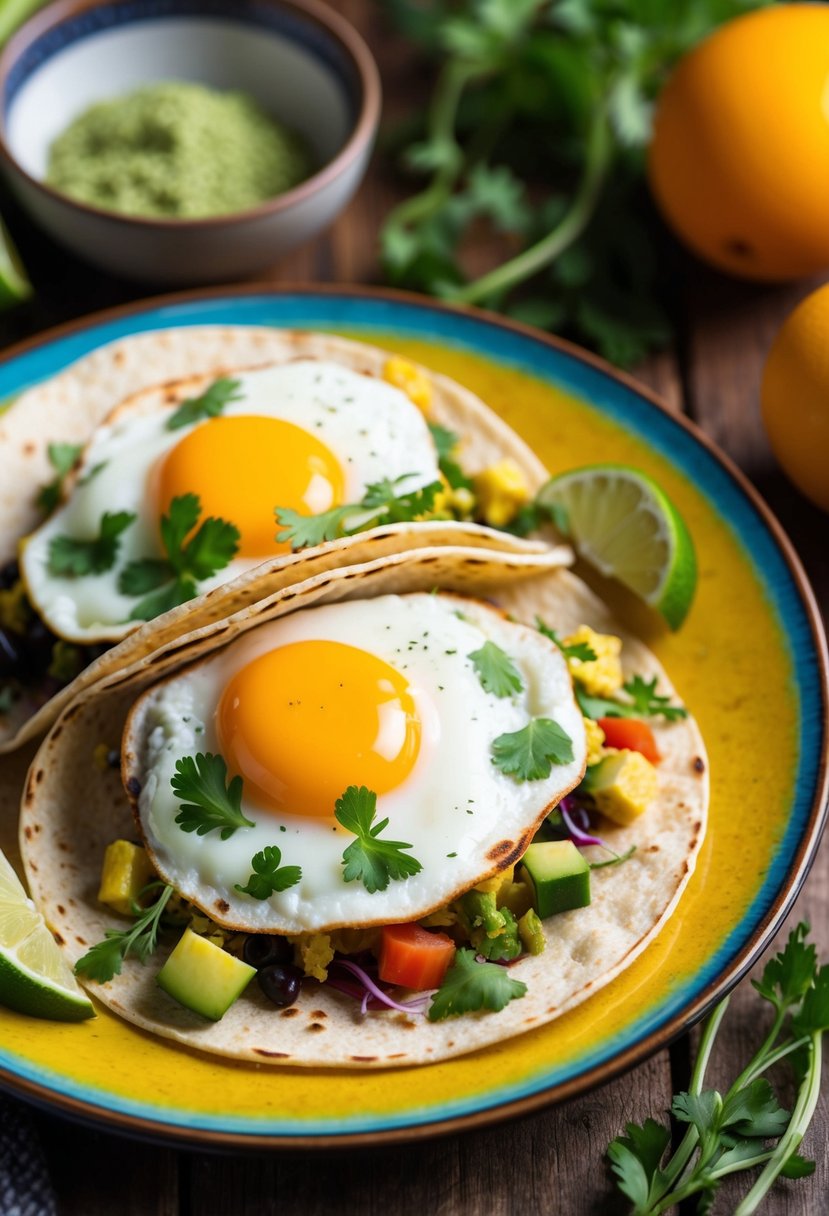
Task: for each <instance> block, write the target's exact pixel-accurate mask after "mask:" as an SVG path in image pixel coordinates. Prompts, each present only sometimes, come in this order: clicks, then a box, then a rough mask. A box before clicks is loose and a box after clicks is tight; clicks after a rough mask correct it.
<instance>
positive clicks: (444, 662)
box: [23, 553, 707, 1067]
mask: <svg viewBox="0 0 829 1216" xmlns="http://www.w3.org/2000/svg"><path fill="white" fill-rule="evenodd" d="M452 560H453V561H455V562H458V572H459V570H460V565H461V564H462V563H460V562H459V561H458V558H457V557H453V558H452ZM475 560H478V561H479V560H480V559H475ZM510 560H514V559H510V558H508V557H504V558H503V559H502V563H501V573H503V567H504V565H506V564H508V563H509V561H510ZM427 561H428V559H427V558H425V557H424V555H423V554H418V553H412V554H408V555H406V556H405V557H401V558H399V559H398V560H397V561H396V563H395V566H394V568H392V567H390V566H389V565H387V564H384V563H378V564H377V566H376V569H372V570H371V571H370V572H369V568H368V567H355V568H352V569H351V570H349V571H340V572H338V573H336V574H333V575H331V576H330V579H329V581H328V584H327V587H326V588H325V589H324V590H323V591H322V594H321V595H320V593H319V585H317V586H316V587H313V588H312V587H311V586H310V584H308V585H303V584H300V585H299V586H298V587H294V588H293V589H292V591H291V592H290V593H289V595H290V600H289V601H288V602H286V601H285V600H284V599H283V601H282V603H281V605H280V604H277V603H274V604H272V605H271V607H270V609H269V611H268V614H267V615H268V616H269V617H270V618H271V619H270V620H268V621H267V622H262V623H256V627H255V628H252V627H251V626H252V625H253V624H254V623H255V622H253V621H251V620H248V621H246V622H240V628H239V630H238V631H235V632H238V636H235V640H233V641H228V644H226V645H223V646H221V647H220V648H219V649H214V648H213V647H212V646H211V644H210V640H209V638H203V639H202V640H201V641H200V643H199V644H198V646H197V647H196V649H197V650H198V652H199V653H201V654H202V657H201V658H200V659H198V661H196V662H191V663H190V664H189V665H184V666H182V662H183V661H185V656H182V657H181V659H180V660H179V661H178V662H175V661H174V660H172V659H171V662H170V667H171V670H170V671H169V672H168V673H167V674H166V675H164V677H163V678H162V679H160V680H158V681H155V682H151V683H149V684H147V677H146V674H145V676H144V678H143V680H138V679H136V680H134V681H133V682H132V684H133V686H134V687H135V689H136V691H137V692H139V693H140V695H139V696H138V698H137V700H136V699H135V694H134V693H133V694H132V695H130V689H129V688H120V689H119V688H118V687H117V685H116V686H115V687H114V688H113V692H112V694H111V695H110V697H109V701H110V702H112V704H110V705H108V704H107V701H108V698H107V695H106V694H104V695H103V697H102V698H101V699H100V701H99V700H98V699H97V698H95V697H94V696H90V697H89V698H88V701H87V708H86V709H85V710H82V711H81V713H80V714H76V715H75V716H74V721H73V720H69V721H65V722H64V723H63V724H60V725H59V727H58V728H57V730H58V731H60V732H61V737H59V738H58V739H57V740H54V739H52V740H47V743H46V744H45V745H44V749H42V752H43V755H44V757H45V759H48V758H49V757H50V756H51V757H52V763H57V765H58V768H61V767H63V768H64V769H65V765H66V764H67V763H68V764H70V767H73V769H75V765H76V759H75V760H72V761H70V760H69V752H68V749H70V747H71V748H74V752H75V754H76V753H77V749H78V746H79V744H80V743H81V740H82V739H85V740H86V752H87V754H89V753H90V751H94V746H100V745H101V744H102V743H104V742H105V740H102V739H96V740H95V745H94V746H90V745H91V743H92V737H93V733H94V731H95V730H96V729H98V730H100V729H101V727H102V726H103V724H104V723H106V722H111V721H112V718H113V712H112V711H113V705H114V704H115V701H117V705H118V706H120V707H122V708H121V709H119V710H118V714H117V715H116V716H120V718H121V719H122V720H124V722H125V729H124V734H123V744H122V750H121V764H122V778H123V782H124V790H125V795H122V800H121V803H120V806H121V807H122V808H123V807H125V802H126V801H127V800H128V802H129V804H130V805H131V808H132V813H133V814H134V816H135V818H134V823H135V825H137V828H138V832H139V837H138V839H136V838H135V835H134V829H133V831H130V828H129V823H130V817H129V815H128V814H127V813H125V810H123V809H122V810H118V809H117V808H116V807H114V806H112V798H111V789H112V786H111V783H110V784H109V785H106V783H105V785H104V788H105V790H107V791H109V792H108V793H107V792H102V794H101V795H100V798H99V799H96V800H95V803H96V805H100V807H101V809H102V812H103V813H102V814H101V816H100V817H98V816H96V819H95V825H94V828H91V829H90V828H87V829H86V831H85V836H86V839H85V840H84V841H81V842H75V843H74V845H73V848H74V849H80V848H81V847H83V849H84V852H83V857H84V859H85V860H84V862H83V867H82V868H83V871H84V876H85V889H86V890H87V891H88V890H89V888H90V886H91V885H92V884H93V883H97V881H98V880H100V890H99V900H98V901H96V902H95V905H94V907H93V906H92V905H90V904H89V896H88V895H87V897H86V902H87V908H86V909H85V910H84V912H83V914H82V915H81V916H80V917H79V916H78V915H77V914H75V915H74V916H71V915H70V916H67V915H66V908H67V906H68V904H69V900H68V898H67V893H66V892H65V891H64V892H62V893H60V892H59V891H58V890H57V889H52V890H50V891H44V890H43V886H44V882H45V880H44V878H43V877H42V875H43V872H44V857H43V849H44V847H45V836H46V834H45V833H44V832H42V831H39V830H38V828H37V826H36V825H35V824H34V823H32V822H30V821H29V820H27V816H26V814H25V810H24V819H23V849H24V857H25V858H26V860H27V869H28V868H29V861H30V860H31V859H33V858H36V859H38V860H37V867H36V869H35V870H34V873H32V874H30V879H31V882H32V888H33V895H34V896H35V898H37V899H38V900H39V902H40V901H43V902H45V903H46V904H47V905H49V911H47V916H48V917H49V919H50V921H52V919H53V917H54V916H55V910H56V908H57V905H58V903H59V904H60V907H61V910H62V915H58V916H57V917H56V919H57V921H58V924H57V925H54V924H53V927H56V928H59V930H60V933H61V936H63V937H65V939H66V941H67V943H72V945H70V946H69V947H68V948H69V949H70V953H71V954H72V955H73V961H74V964H75V969H76V974H77V975H78V976H79V978H81V980H82V981H83V982H85V983H87V984H88V985H89V986H90V988H91V990H92V991H93V992H94V993H95V994H96V995H98V996H99V997H101V999H103V1000H104V1001H106V1002H108V1003H109V1002H111V1003H112V1005H113V1007H114V1008H116V1009H117V1010H118V1011H119V1012H122V1013H125V1015H126V1016H127V1017H129V1018H131V1020H134V1021H137V1022H138V1023H139V1024H140V1025H144V1026H146V1027H148V1028H151V1029H154V1030H156V1031H158V1032H159V1033H162V1034H165V1035H168V1036H169V1037H173V1038H176V1039H178V1040H180V1041H182V1042H188V1043H190V1044H192V1045H197V1046H199V1047H201V1048H203V1049H206V1050H213V1051H218V1052H220V1053H222V1054H226V1055H231V1056H234V1057H236V1058H247V1059H260V1060H261V1059H265V1060H274V1061H277V1062H279V1061H282V1062H292V1063H328V1064H334V1065H339V1066H347V1067H353V1066H359V1065H360V1064H366V1063H377V1064H391V1063H411V1062H418V1061H422V1060H427V1059H436V1058H442V1057H444V1056H447V1055H452V1054H457V1053H458V1052H459V1051H466V1050H472V1049H473V1048H475V1047H477V1046H480V1045H483V1044H484V1043H486V1042H494V1041H498V1040H499V1039H500V1038H503V1037H506V1036H508V1035H511V1034H516V1033H519V1032H520V1031H522V1030H524V1029H527V1028H528V1027H529V1026H531V1025H534V1024H538V1023H540V1022H543V1021H548V1020H550V1019H551V1018H552V1017H556V1016H558V1015H559V1014H560V1013H561V1012H563V1011H564V1010H565V1009H566V1008H569V1007H571V1006H572V1005H573V1004H576V1003H578V1002H579V1001H581V1000H584V999H585V998H586V997H587V996H588V995H590V993H591V992H592V991H595V990H596V989H597V988H598V987H600V986H601V985H602V984H604V983H606V982H608V980H609V979H611V978H612V977H613V976H614V975H615V974H617V973H618V971H619V970H620V969H621V968H622V967H624V966H627V965H628V964H629V962H630V961H631V960H632V958H633V957H635V955H636V954H637V953H638V952H639V951H640V950H641V949H642V948H644V946H645V944H646V943H647V942H648V941H649V940H650V939H651V938H652V937H653V935H654V934H655V933H656V932H657V931H658V929H659V928H660V927H661V925H662V924H663V923H664V921H665V919H666V918H667V916H668V915H669V914H670V912H671V910H672V909H673V907H674V906H675V904H676V901H677V899H678V898H679V895H680V893H681V891H682V889H683V888H684V885H685V884H686V882H687V880H688V877H689V876H690V873H691V871H692V869H693V865H694V860H695V857H696V853H697V851H698V848H699V845H700V843H701V839H702V833H703V831H704V824H705V812H706V805H705V804H706V798H707V774H706V772H705V769H706V764H705V760H704V753H703V751H702V745H701V741H700V739H699V735H698V732H697V731H696V728H695V726H694V725H693V722H692V720H691V719H690V717H689V715H688V714H687V711H686V710H685V709H684V707H683V706H681V704H679V703H678V700H677V698H676V696H675V694H674V693H673V690H672V689H671V687H670V684H669V683H668V681H667V678H666V677H665V675H664V673H663V672H662V670H661V668H660V667H659V665H658V664H657V663H656V661H655V660H654V659H653V656H652V655H650V654H649V652H648V651H647V650H646V649H645V648H644V647H643V646H641V644H640V643H638V642H636V641H635V640H634V639H632V638H630V637H629V636H627V635H625V634H624V633H623V632H622V631H619V630H617V629H616V628H615V627H614V625H613V622H612V621H611V619H610V617H609V616H608V614H607V612H606V610H605V609H604V608H603V607H602V605H600V604H599V602H598V601H597V600H595V598H594V597H593V596H592V595H591V594H590V593H589V592H587V591H586V589H585V588H584V587H583V586H582V585H581V584H580V583H579V582H578V581H577V580H576V579H574V578H573V577H572V576H569V575H566V574H565V573H564V572H562V571H557V572H555V573H548V574H544V575H538V574H536V576H535V577H527V578H522V579H521V580H520V581H513V582H511V583H510V585H509V586H507V585H506V584H502V585H498V581H497V578H498V572H497V571H496V570H495V569H493V572H492V582H493V585H492V586H491V587H485V586H483V585H482V586H481V588H480V590H481V591H484V590H485V591H486V592H487V593H488V596H489V599H490V600H491V599H492V598H493V597H494V603H492V602H482V601H481V600H480V599H467V598H460V597H458V596H457V595H456V594H445V593H431V594H429V593H424V592H423V591H422V590H419V589H418V586H417V582H418V579H419V578H420V579H422V578H425V577H428V573H427V571H428V567H426V563H427ZM424 567H426V569H424ZM417 571H420V573H419V574H418V577H417V578H416V577H415V572H417ZM346 577H350V578H353V579H354V580H355V581H356V582H357V583H358V584H359V585H358V586H356V587H355V586H352V587H351V588H349V589H346V587H345V585H344V579H345V578H346ZM454 581H455V583H456V584H457V582H458V581H461V582H462V581H463V579H462V578H460V577H458V578H456V579H455V580H454ZM421 585H422V584H421ZM306 587H307V590H306ZM366 597H368V598H366ZM340 600H344V601H345V602H339V601H340ZM326 601H328V602H326ZM183 649H184V650H188V651H190V654H189V655H188V656H186V657H189V658H191V659H192V658H194V657H195V656H194V655H193V653H192V651H193V646H192V645H185V646H184V647H183ZM126 683H127V684H128V685H129V683H130V681H127V682H126ZM142 686H143V688H144V691H143V692H142V691H141V687H142ZM113 698H115V701H113ZM79 732H80V734H79ZM37 763H38V762H36V764H37ZM48 771H49V770H48V769H47V772H48ZM75 771H76V770H75ZM68 775H69V774H68V772H67V771H64V772H63V777H64V779H65V778H66V777H67V776H68ZM59 782H60V777H59V775H58V773H57V772H55V773H54V775H53V776H52V778H51V780H50V781H47V782H46V785H45V793H44V795H43V798H44V800H46V801H48V799H49V798H50V797H51V798H54V797H55V795H56V791H57V790H58V789H59ZM50 790H51V793H50ZM108 798H109V802H108V801H107V800H108ZM35 801H36V802H37V801H38V800H37V799H36V800H35ZM89 809H90V810H91V811H92V812H93V813H94V812H95V806H93V807H91V808H89ZM44 812H45V806H44ZM32 814H33V815H37V812H32ZM43 818H44V819H45V818H46V816H45V813H44V814H43ZM72 819H73V815H72V813H71V812H67V810H66V806H65V799H64V805H63V807H62V808H58V810H57V812H56V822H54V823H52V824H51V829H55V828H56V829H57V831H56V834H55V839H54V840H53V841H52V843H51V844H50V846H49V847H50V848H53V849H57V850H59V851H60V850H62V849H63V851H65V847H64V846H65V844H66V841H67V840H68V839H70V837H71V836H72V835H73V828H72V825H71V821H72ZM41 826H42V824H41ZM75 826H76V827H77V824H75ZM27 828H28V834H27ZM90 837H92V839H90ZM61 842H63V845H62V843H61ZM89 846H93V847H89ZM93 855H94V857H95V859H96V861H95V862H93V861H92V857H93ZM46 868H47V869H48V866H47V867H46ZM38 888H40V890H38ZM44 910H45V911H46V909H44ZM125 913H126V914H128V919H126V920H124V919H120V920H119V917H122V916H123V915H124V914H125ZM61 921H64V922H65V923H60V922H61ZM93 930H94V932H93ZM81 942H82V943H83V946H84V947H85V948H83V949H80V948H78V947H76V946H75V945H74V943H81ZM289 1014H295V1015H296V1017H295V1018H294V1017H292V1018H291V1019H290V1020H289V1021H288V1022H286V1021H285V1020H284V1019H285V1017H286V1015H289ZM309 1018H310V1019H311V1020H312V1021H316V1023H317V1024H318V1025H319V1026H320V1027H323V1028H326V1029H328V1030H329V1035H328V1036H327V1037H326V1039H325V1041H324V1042H320V1043H319V1044H318V1045H316V1046H313V1047H312V1046H311V1044H310V1043H309V1042H308V1039H307V1031H308V1027H309V1022H308V1019H309ZM458 1019H462V1020H463V1021H464V1023H465V1024H466V1023H469V1026H468V1027H467V1028H466V1030H465V1032H464V1035H462V1036H457V1035H456V1034H454V1033H453V1032H452V1030H451V1027H452V1026H454V1025H456V1024H457V1022H458ZM470 1019H472V1021H471V1022H470ZM372 1026H373V1027H375V1029H371V1027H372ZM404 1026H405V1027H407V1028H408V1029H407V1030H404V1029H403V1027H404ZM300 1027H301V1028H302V1029H303V1030H304V1035H303V1034H300V1033H299V1028H300ZM412 1028H413V1029H414V1031H416V1033H415V1034H414V1036H413V1037H409V1036H410V1034H411V1030H412ZM418 1028H419V1029H418ZM447 1028H448V1029H447ZM316 1034H317V1035H319V1037H320V1039H322V1031H321V1030H318V1031H317V1032H316ZM361 1036H362V1039H361ZM361 1042H362V1048H363V1050H361V1049H360V1048H361Z"/></svg>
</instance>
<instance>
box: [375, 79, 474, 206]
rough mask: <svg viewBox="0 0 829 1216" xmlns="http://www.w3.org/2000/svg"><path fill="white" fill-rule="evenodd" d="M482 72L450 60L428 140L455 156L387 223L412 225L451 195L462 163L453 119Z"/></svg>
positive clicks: (437, 92)
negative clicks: (448, 147) (445, 146)
mask: <svg viewBox="0 0 829 1216" xmlns="http://www.w3.org/2000/svg"><path fill="white" fill-rule="evenodd" d="M480 74H481V69H480V68H476V67H474V66H473V65H472V64H469V63H465V62H463V61H460V62H459V61H450V62H449V63H447V64H446V66H445V67H444V69H443V71H442V72H441V74H440V77H439V79H438V84H437V87H436V89H435V94H434V98H433V100H432V107H431V111H430V118H429V137H430V139H432V140H443V141H446V142H447V143H449V144H451V145H452V147H453V148H454V149H455V152H456V155H455V156H454V157H453V158H452V160H451V161H447V162H446V163H445V164H443V165H441V166H440V168H439V169H438V170H437V171H436V172H435V174H434V176H433V178H432V180H431V182H430V183H429V185H428V186H427V187H426V189H425V190H421V192H420V193H419V194H415V195H413V196H412V197H411V198H409V199H406V201H405V202H403V203H400V204H399V206H397V207H395V208H394V210H393V211H391V212H390V213H389V215H388V216H387V217H386V223H387V224H392V225H393V224H400V225H404V226H405V225H407V224H413V223H416V222H418V221H420V220H423V219H425V218H426V217H427V216H429V215H433V214H434V213H435V212H436V211H439V210H440V209H441V207H443V205H444V203H445V202H446V201H447V199H448V198H449V196H450V195H451V193H452V189H453V187H454V185H455V183H456V182H457V180H458V177H459V175H460V172H461V169H462V167H463V164H464V156H463V151H462V149H461V148H460V146H459V144H458V141H457V140H456V138H455V120H456V118H457V113H458V106H459V105H460V101H461V97H462V96H463V92H464V89H465V88H466V86H467V85H468V84H469V83H470V81H471V80H473V79H474V78H475V77H476V76H478V75H480Z"/></svg>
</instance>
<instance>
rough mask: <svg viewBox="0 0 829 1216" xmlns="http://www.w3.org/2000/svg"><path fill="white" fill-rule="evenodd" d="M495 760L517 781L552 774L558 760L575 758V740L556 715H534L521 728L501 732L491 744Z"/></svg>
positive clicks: (564, 762)
mask: <svg viewBox="0 0 829 1216" xmlns="http://www.w3.org/2000/svg"><path fill="white" fill-rule="evenodd" d="M490 752H491V755H492V763H493V764H494V765H495V767H496V768H499V769H500V770H501V772H502V773H507V774H509V776H511V777H514V778H515V780H516V781H540V780H542V779H543V778H545V777H549V775H550V772H551V771H552V766H553V765H554V764H568V763H569V762H570V761H571V760H572V759H573V741H572V739H571V738H570V736H569V735H568V734H567V732H566V731H565V730H564V729H563V728H562V727H560V726H559V724H558V722H554V721H553V719H552V718H530V720H529V722H528V723H527V725H526V726H522V727H521V729H520V730H514V731H508V732H507V733H506V734H503V735H499V736H498V738H497V739H494V740H493V742H492V744H491V745H490Z"/></svg>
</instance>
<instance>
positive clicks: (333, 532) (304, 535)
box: [274, 473, 443, 551]
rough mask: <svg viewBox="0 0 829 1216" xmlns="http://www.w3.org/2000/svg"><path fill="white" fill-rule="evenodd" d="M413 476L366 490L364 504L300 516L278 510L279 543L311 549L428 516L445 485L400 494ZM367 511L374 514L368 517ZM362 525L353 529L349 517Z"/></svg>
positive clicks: (369, 487)
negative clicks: (402, 482) (401, 485)
mask: <svg viewBox="0 0 829 1216" xmlns="http://www.w3.org/2000/svg"><path fill="white" fill-rule="evenodd" d="M411 476H412V474H411V473H403V474H402V475H401V476H400V477H396V478H394V480H393V481H392V480H389V479H388V478H385V479H384V480H382V481H377V482H373V483H372V484H371V485H369V486H367V487H366V492H365V494H364V495H363V498H362V500H361V501H360V502H355V503H345V504H343V505H342V506H339V507H332V508H331V509H330V510H329V511H322V512H321V513H320V514H319V515H300V514H299V512H297V511H293V510H291V509H290V508H289V507H274V515H275V516H276V522H277V523H278V524H282V525H283V530H282V531H281V532H277V534H276V539H277V540H278V541H288V542H289V543H290V546H291V548H292V549H293V550H294V551H296V550H297V549H305V548H309V547H311V546H313V545H321V544H322V543H323V542H324V541H329V540H337V538H338V537H340V536H353V535H354V533H355V532H362V531H363V530H364V529H366V528H376V527H378V526H380V525H382V524H392V523H408V522H410V521H411V520H414V519H419V518H420V517H421V516H423V515H427V514H428V513H429V511H431V510H432V507H433V506H434V502H435V498H436V497H437V495H438V493H439V491H440V490H442V488H443V486H442V484H441V482H439V481H433V482H430V483H429V485H426V486H422V487H421V488H420V489H417V490H408V491H403V492H402V493H398V486H399V485H400V482H401V481H406V480H407V479H408V478H409V477H411ZM366 512H369V513H370V514H368V515H366ZM361 514H362V519H360V521H359V523H358V524H357V525H356V526H355V527H353V528H349V527H348V526H347V523H346V521H347V520H348V518H349V516H354V515H356V516H358V517H359V516H360V515H361Z"/></svg>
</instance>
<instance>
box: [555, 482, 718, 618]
mask: <svg viewBox="0 0 829 1216" xmlns="http://www.w3.org/2000/svg"><path fill="white" fill-rule="evenodd" d="M538 499H539V501H540V502H542V503H544V505H545V506H549V507H555V508H558V511H557V514H558V515H559V517H560V524H559V526H560V527H561V530H562V531H563V532H565V533H566V535H567V537H568V539H569V540H571V541H572V542H573V544H574V546H575V548H576V550H577V552H578V553H579V556H580V557H583V558H584V560H585V561H587V562H589V563H590V565H591V566H595V567H596V569H597V570H598V571H599V572H600V573H601V574H604V575H605V576H607V577H609V578H617V579H618V580H619V582H620V583H624V585H625V586H626V587H628V588H629V589H630V590H631V591H633V592H634V593H635V594H636V595H638V596H639V597H640V599H643V600H644V601H645V603H646V604H650V605H651V607H652V608H656V610H657V611H658V612H660V613H661V614H662V616H663V617H664V618H665V620H666V621H667V622H668V624H669V625H670V627H671V629H678V628H679V626H680V625H681V624H682V622H683V621H684V620H685V617H686V616H687V615H688V609H689V608H690V607H691V600H692V599H693V598H694V589H695V587H696V585H697V560H696V556H695V554H694V544H693V541H692V540H691V534H690V533H689V531H688V529H687V527H686V525H685V522H684V520H683V519H682V516H681V515H680V514H679V512H678V511H677V509H676V507H675V506H674V505H673V503H672V502H671V501H670V499H669V498H668V496H667V495H666V494H665V492H664V491H663V490H661V489H660V488H659V486H658V485H657V484H656V482H655V481H654V480H653V479H652V478H650V477H648V476H647V474H645V473H642V472H640V471H639V470H638V469H631V468H628V467H626V466H625V465H620V464H594V465H588V466H586V467H585V468H582V469H572V470H571V471H570V472H568V473H560V474H559V475H558V476H557V477H551V478H550V480H549V481H548V482H547V483H546V485H544V486H542V488H541V489H540V490H539V492H538Z"/></svg>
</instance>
